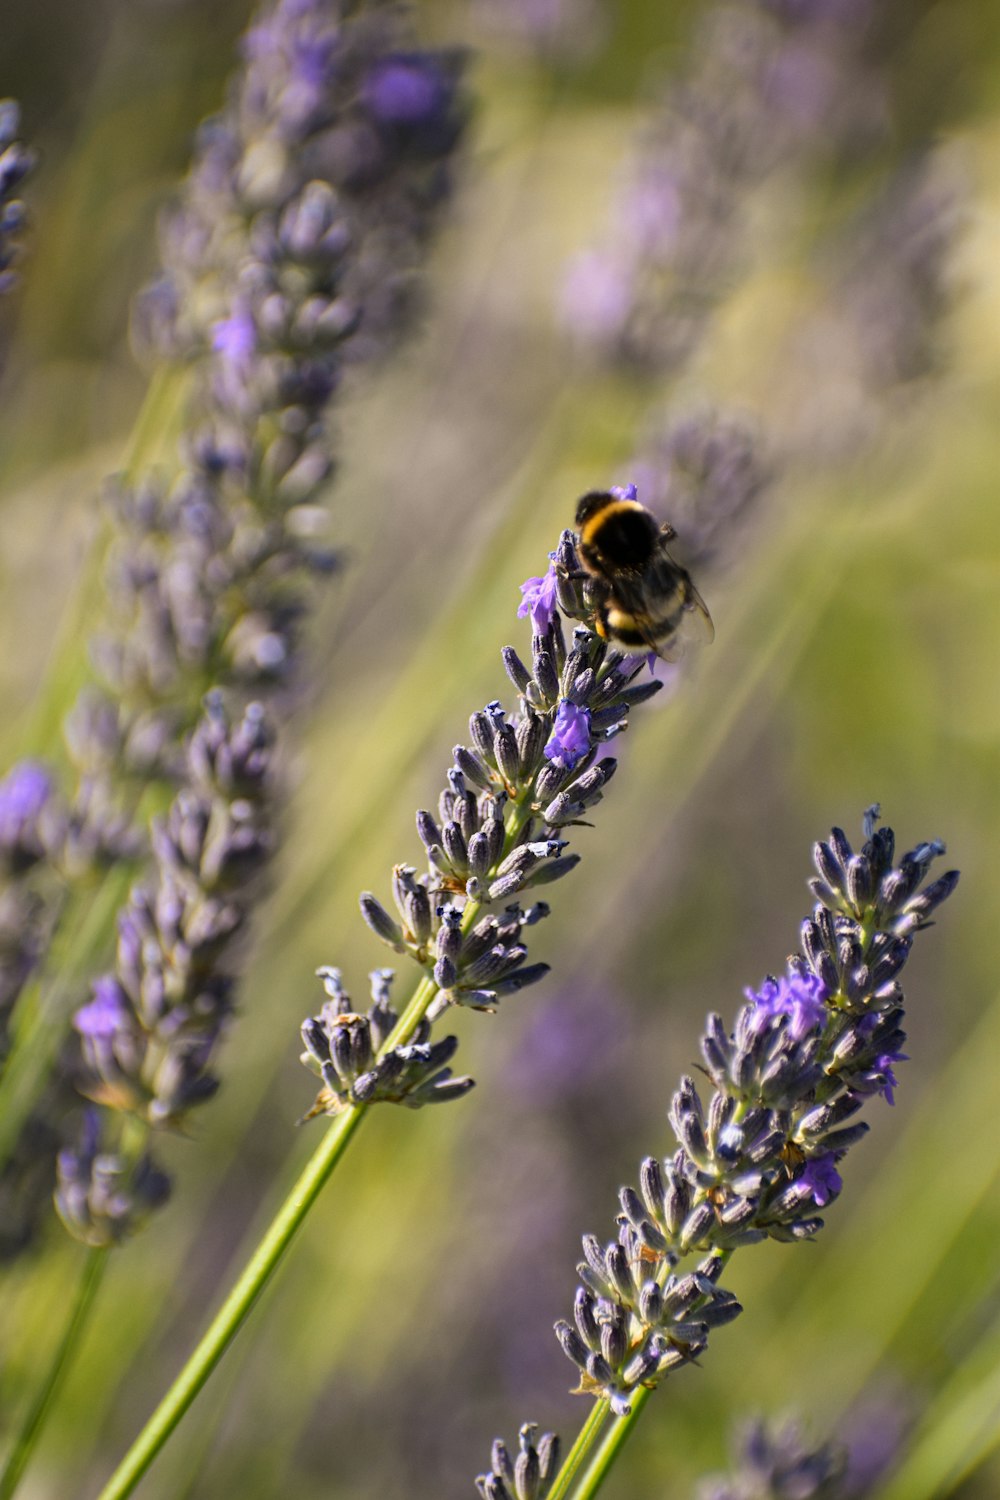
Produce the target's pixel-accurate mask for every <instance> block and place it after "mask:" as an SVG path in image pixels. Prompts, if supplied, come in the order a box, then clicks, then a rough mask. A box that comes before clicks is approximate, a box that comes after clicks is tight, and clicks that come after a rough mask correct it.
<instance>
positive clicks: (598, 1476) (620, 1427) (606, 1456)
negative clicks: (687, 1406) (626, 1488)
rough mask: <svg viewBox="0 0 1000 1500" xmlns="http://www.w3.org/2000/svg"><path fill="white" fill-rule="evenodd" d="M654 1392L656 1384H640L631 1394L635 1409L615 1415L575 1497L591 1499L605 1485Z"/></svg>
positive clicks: (578, 1485)
mask: <svg viewBox="0 0 1000 1500" xmlns="http://www.w3.org/2000/svg"><path fill="white" fill-rule="evenodd" d="M652 1394H653V1388H652V1386H642V1387H640V1389H639V1390H637V1391H636V1393H635V1395H634V1396H633V1397H632V1398H631V1399H632V1410H631V1411H630V1412H629V1414H628V1416H627V1417H616V1418H615V1419H614V1421H613V1422H612V1424H611V1426H610V1427H609V1428H608V1429H607V1431H606V1432H605V1434H604V1440H603V1442H602V1443H601V1446H600V1447H599V1448H598V1450H597V1452H596V1453H595V1454H594V1456H593V1458H592V1459H591V1461H590V1464H589V1465H588V1467H587V1472H586V1473H585V1474H584V1476H583V1478H582V1479H581V1480H580V1482H579V1484H577V1485H575V1486H574V1487H573V1491H572V1497H573V1500H590V1497H591V1496H593V1495H596V1494H597V1492H598V1490H599V1489H600V1488H601V1485H602V1484H603V1483H604V1481H605V1479H607V1477H608V1474H609V1473H610V1471H611V1468H612V1466H613V1465H614V1462H615V1459H616V1458H617V1457H618V1455H619V1453H620V1452H621V1450H622V1448H623V1447H624V1445H625V1441H626V1439H627V1438H628V1437H629V1436H630V1435H631V1432H632V1429H633V1428H634V1426H635V1424H636V1422H638V1420H639V1417H640V1415H641V1413H642V1409H643V1407H644V1406H645V1405H646V1402H647V1401H648V1400H649V1398H650V1396H651V1395H652ZM600 1404H601V1405H602V1406H604V1405H605V1404H606V1403H605V1402H603V1401H602V1402H601V1403H600ZM584 1431H586V1428H585V1429H584ZM595 1437H596V1434H595ZM590 1446H591V1445H590V1444H588V1450H589V1447H590ZM585 1457H586V1453H584V1454H581V1461H582V1459H583V1458H585ZM577 1467H578V1468H579V1463H578V1464H577ZM553 1493H555V1492H553Z"/></svg>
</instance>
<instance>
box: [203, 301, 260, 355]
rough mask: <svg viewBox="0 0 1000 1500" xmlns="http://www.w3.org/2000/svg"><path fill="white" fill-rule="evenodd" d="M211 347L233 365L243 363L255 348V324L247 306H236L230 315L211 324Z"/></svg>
mask: <svg viewBox="0 0 1000 1500" xmlns="http://www.w3.org/2000/svg"><path fill="white" fill-rule="evenodd" d="M212 348H213V349H214V350H215V352H216V354H220V355H221V356H222V358H223V359H225V360H228V361H229V362H230V363H232V364H234V365H243V364H245V363H246V361H247V360H248V359H250V358H251V357H252V356H253V353H254V350H255V349H256V348H257V325H256V324H255V322H254V320H253V317H252V315H251V313H250V310H249V308H247V307H246V306H238V307H236V308H235V309H234V311H233V313H232V316H231V317H228V318H221V319H220V320H219V322H218V323H215V324H213V326H212Z"/></svg>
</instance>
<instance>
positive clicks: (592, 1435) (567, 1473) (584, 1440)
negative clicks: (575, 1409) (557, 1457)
mask: <svg viewBox="0 0 1000 1500" xmlns="http://www.w3.org/2000/svg"><path fill="white" fill-rule="evenodd" d="M609 1410H610V1408H609V1407H608V1403H607V1402H606V1401H604V1400H600V1401H595V1402H594V1404H593V1406H592V1408H591V1411H590V1416H589V1417H588V1418H587V1420H586V1422H584V1424H583V1426H582V1427H581V1428H580V1431H579V1432H578V1433H577V1435H576V1442H575V1443H574V1444H573V1446H572V1448H571V1449H570V1450H569V1452H568V1453H567V1455H566V1457H565V1458H564V1459H563V1462H562V1467H561V1468H560V1470H559V1473H558V1474H557V1475H556V1480H555V1484H554V1485H553V1487H552V1489H551V1490H550V1491H549V1494H548V1500H566V1496H567V1495H568V1494H569V1490H570V1485H571V1484H572V1483H573V1480H574V1479H575V1478H576V1476H577V1474H578V1473H579V1472H580V1469H581V1468H582V1466H583V1464H584V1462H585V1460H586V1458H587V1455H588V1454H589V1452H590V1450H591V1448H593V1446H594V1444H595V1443H596V1442H597V1439H598V1438H599V1437H600V1435H601V1431H602V1429H603V1427H604V1424H605V1422H606V1421H607V1418H608V1414H609Z"/></svg>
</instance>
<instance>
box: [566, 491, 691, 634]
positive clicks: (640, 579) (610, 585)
mask: <svg viewBox="0 0 1000 1500" xmlns="http://www.w3.org/2000/svg"><path fill="white" fill-rule="evenodd" d="M576 525H577V529H578V531H579V543H578V547H577V551H578V554H579V558H580V562H581V563H582V565H583V567H584V569H585V570H586V572H587V574H588V575H589V577H590V578H591V579H593V580H594V582H595V583H596V586H597V588H596V592H597V595H598V599H597V605H596V613H597V629H598V633H599V634H600V635H603V636H604V637H605V639H607V640H609V641H611V642H613V644H614V645H616V646H617V647H619V649H620V650H622V651H653V652H655V653H656V655H657V656H662V657H663V658H664V660H665V661H674V660H676V658H677V657H678V656H680V654H681V652H682V651H683V649H684V644H685V641H686V639H687V638H688V637H689V636H698V637H700V638H701V639H702V640H703V641H711V640H712V639H713V638H714V636H715V629H714V627H713V625H712V618H711V616H710V615H709V613H708V610H707V609H706V608H705V604H704V601H703V599H702V597H701V595H700V594H699V593H698V590H697V589H696V588H695V586H694V584H693V583H692V582H691V577H690V574H689V573H688V572H687V569H686V568H682V567H681V565H680V563H679V562H677V561H676V559H675V558H673V557H671V555H670V553H669V552H668V550H667V543H668V542H669V541H670V540H671V539H672V538H673V537H674V536H675V535H676V533H675V532H674V529H673V527H672V526H670V525H669V524H667V525H664V526H660V524H659V523H658V522H657V519H656V517H655V516H654V515H653V513H652V512H651V511H648V510H647V509H646V507H645V506H644V505H640V504H639V502H638V500H633V499H630V498H627V497H626V496H624V495H621V494H617V495H615V494H611V493H609V492H607V491H605V490H592V491H591V492H590V494H587V495H584V497H583V499H582V500H581V501H580V502H579V504H578V505H577V507H576Z"/></svg>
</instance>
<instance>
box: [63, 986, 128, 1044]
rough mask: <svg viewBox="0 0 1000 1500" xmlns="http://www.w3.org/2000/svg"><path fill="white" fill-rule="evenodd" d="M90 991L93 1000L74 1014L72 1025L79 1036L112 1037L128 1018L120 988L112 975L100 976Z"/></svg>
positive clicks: (126, 1007)
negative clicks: (91, 991)
mask: <svg viewBox="0 0 1000 1500" xmlns="http://www.w3.org/2000/svg"><path fill="white" fill-rule="evenodd" d="M92 990H93V996H94V998H93V999H92V1000H91V1001H90V1002H89V1003H88V1004H87V1005H82V1006H81V1007H80V1009H79V1010H78V1011H77V1012H76V1014H75V1015H74V1017H73V1025H74V1027H75V1028H76V1030H77V1031H78V1032H79V1033H80V1035H81V1036H87V1037H94V1038H105V1037H111V1036H114V1034H115V1032H116V1031H118V1030H119V1028H120V1027H121V1025H122V1023H123V1022H124V1021H125V1020H126V1019H127V1016H128V1006H127V1003H126V1000H125V995H124V992H123V990H122V987H121V985H120V984H119V983H118V980H117V979H116V978H115V977H114V975H113V974H102V975H101V977H100V978H99V979H95V980H94V983H93V985H92Z"/></svg>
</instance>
